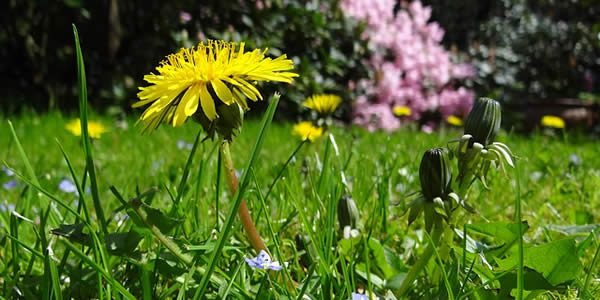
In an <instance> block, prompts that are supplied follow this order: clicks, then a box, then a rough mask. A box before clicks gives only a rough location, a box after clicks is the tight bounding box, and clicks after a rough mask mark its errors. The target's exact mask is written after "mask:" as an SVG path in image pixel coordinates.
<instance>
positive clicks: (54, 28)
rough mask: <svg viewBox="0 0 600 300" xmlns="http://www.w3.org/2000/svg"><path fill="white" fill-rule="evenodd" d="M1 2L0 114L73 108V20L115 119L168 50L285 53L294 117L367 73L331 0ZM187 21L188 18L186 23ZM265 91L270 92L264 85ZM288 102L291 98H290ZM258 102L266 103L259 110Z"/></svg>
mask: <svg viewBox="0 0 600 300" xmlns="http://www.w3.org/2000/svg"><path fill="white" fill-rule="evenodd" d="M5 2H6V3H4V4H2V5H0V11H1V12H0V19H1V20H2V21H0V22H2V25H3V26H0V45H2V47H0V61H3V62H6V63H3V64H1V65H0V72H1V73H2V74H3V85H2V86H0V91H2V93H3V95H5V96H4V98H5V99H10V101H8V100H7V101H2V102H0V111H1V110H4V111H9V112H10V111H15V110H19V109H21V108H23V107H35V108H37V109H39V110H46V109H48V108H62V109H73V108H74V107H75V105H74V104H75V103H76V102H75V101H74V99H73V98H74V96H75V90H74V88H73V87H74V86H76V81H75V77H74V76H73V75H72V70H73V69H74V68H75V66H74V62H73V60H72V56H73V53H74V51H75V50H74V48H73V45H72V40H71V37H70V36H69V35H65V34H64V32H67V31H68V30H69V27H70V26H71V23H75V24H77V26H78V28H79V30H80V35H81V36H82V38H83V40H82V44H83V45H84V52H85V60H86V63H87V65H88V70H87V71H88V76H87V79H88V86H89V95H90V96H89V101H90V105H91V106H93V107H95V108H96V109H100V110H107V109H108V111H109V112H110V113H120V112H123V111H130V105H131V103H133V101H134V99H135V98H136V93H137V91H138V89H137V87H138V86H143V85H144V82H143V75H145V74H148V73H150V72H153V71H154V67H155V66H157V65H158V63H159V62H160V61H161V60H162V59H163V58H164V57H165V56H166V55H168V54H169V53H173V52H175V51H177V50H178V49H179V48H180V47H190V46H193V45H195V44H197V43H198V42H199V40H206V39H224V40H228V41H238V42H239V41H244V42H246V47H247V49H251V48H255V47H261V48H269V53H268V54H269V55H280V54H287V55H288V57H289V58H292V59H293V60H294V62H295V63H296V70H297V71H298V73H299V74H300V77H299V78H298V79H297V80H295V82H294V88H293V89H289V90H290V92H288V93H286V98H288V100H286V101H282V107H281V108H280V110H284V111H286V112H289V113H294V114H295V113H298V112H299V111H300V107H299V106H298V105H297V104H298V103H299V102H300V101H302V100H304V98H306V97H308V96H310V95H311V94H312V93H320V92H331V93H337V94H339V95H340V96H342V97H343V99H344V101H345V103H347V105H346V106H345V110H344V111H343V112H342V113H341V114H342V115H343V114H347V113H348V111H349V105H348V104H349V103H350V100H352V99H353V96H352V95H351V94H350V93H351V91H349V90H348V89H347V83H348V82H349V81H350V80H357V79H358V78H363V77H365V73H366V69H365V67H364V66H363V65H362V63H361V61H362V58H363V57H365V56H366V47H365V44H364V42H362V41H361V40H360V38H359V34H360V29H359V27H358V24H354V23H353V22H351V21H349V20H345V19H344V17H343V15H342V13H341V11H340V10H339V8H338V6H337V3H336V2H335V1H332V2H329V1H323V3H322V5H320V6H317V5H315V4H314V3H312V2H309V3H306V1H285V3H284V1H265V3H267V4H268V5H265V6H264V7H263V8H262V9H259V8H257V5H256V3H255V1H250V0H246V1H219V0H209V1H191V0H178V1H169V2H165V1H116V0H106V1H50V2H47V1H46V2H39V1H5ZM181 12H188V13H189V14H190V15H191V20H190V21H185V20H183V19H181V18H180V13H181ZM261 91H263V95H269V94H271V93H272V92H273V91H274V87H271V86H270V85H267V86H265V87H263V88H262V89H261ZM289 99H292V100H293V101H289ZM259 105H260V104H259Z"/></svg>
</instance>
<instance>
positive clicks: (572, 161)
mask: <svg viewBox="0 0 600 300" xmlns="http://www.w3.org/2000/svg"><path fill="white" fill-rule="evenodd" d="M580 165H581V158H580V157H579V156H578V155H577V154H575V153H571V155H569V166H570V167H579V166H580Z"/></svg>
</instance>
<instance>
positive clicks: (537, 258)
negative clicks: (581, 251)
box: [498, 239, 582, 286]
mask: <svg viewBox="0 0 600 300" xmlns="http://www.w3.org/2000/svg"><path fill="white" fill-rule="evenodd" d="M524 252H525V253H524V265H525V266H526V267H528V268H530V269H533V270H535V271H537V272H539V273H540V274H542V276H543V277H544V278H545V279H546V280H547V281H548V282H549V283H550V284H551V285H552V286H557V285H559V284H561V283H566V282H570V281H573V280H575V279H576V278H577V275H579V273H580V272H581V270H582V265H581V262H580V261H579V257H578V256H577V247H576V246H575V240H574V239H563V240H558V241H553V242H550V243H547V244H543V245H540V246H534V247H529V248H525V251H524ZM516 264H517V257H516V256H515V255H513V256H510V257H508V258H507V259H504V260H499V261H498V265H499V266H500V268H502V269H505V270H509V269H512V268H514V267H515V266H516Z"/></svg>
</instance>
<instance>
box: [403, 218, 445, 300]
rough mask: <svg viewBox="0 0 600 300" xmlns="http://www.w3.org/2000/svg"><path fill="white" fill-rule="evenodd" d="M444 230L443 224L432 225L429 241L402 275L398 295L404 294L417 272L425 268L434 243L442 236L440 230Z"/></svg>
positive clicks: (415, 277) (432, 251)
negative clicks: (403, 275)
mask: <svg viewBox="0 0 600 300" xmlns="http://www.w3.org/2000/svg"><path fill="white" fill-rule="evenodd" d="M443 231H444V226H443V225H442V224H441V223H437V224H435V225H434V227H433V230H432V233H431V243H429V244H428V245H427V248H425V251H423V253H422V254H421V257H419V259H418V260H417V261H416V262H415V264H414V265H413V266H412V267H411V268H410V270H409V271H408V273H407V274H406V277H404V281H402V285H401V286H400V288H399V289H398V295H399V296H400V297H402V296H404V295H405V294H406V292H408V289H409V288H410V287H411V285H412V284H413V282H415V280H416V279H417V276H419V273H421V271H422V270H423V269H424V268H425V266H426V265H427V263H428V262H429V260H430V259H431V256H432V255H433V253H434V248H435V244H437V243H438V242H439V241H440V237H441V236H442V232H443Z"/></svg>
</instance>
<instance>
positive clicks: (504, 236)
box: [468, 221, 529, 244]
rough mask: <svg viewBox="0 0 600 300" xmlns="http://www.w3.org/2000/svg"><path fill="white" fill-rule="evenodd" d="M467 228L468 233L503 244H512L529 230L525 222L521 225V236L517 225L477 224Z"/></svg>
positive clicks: (502, 223) (504, 223)
mask: <svg viewBox="0 0 600 300" xmlns="http://www.w3.org/2000/svg"><path fill="white" fill-rule="evenodd" d="M468 227H469V232H470V233H476V234H480V235H484V236H487V237H490V238H494V239H496V240H500V241H503V242H505V244H512V243H514V242H515V241H516V240H517V239H519V237H520V236H521V235H523V234H524V233H525V232H526V231H527V229H529V225H528V224H527V222H525V221H524V222H523V223H522V225H521V230H522V232H521V234H519V225H518V224H515V223H508V222H491V223H477V224H471V225H468Z"/></svg>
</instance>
